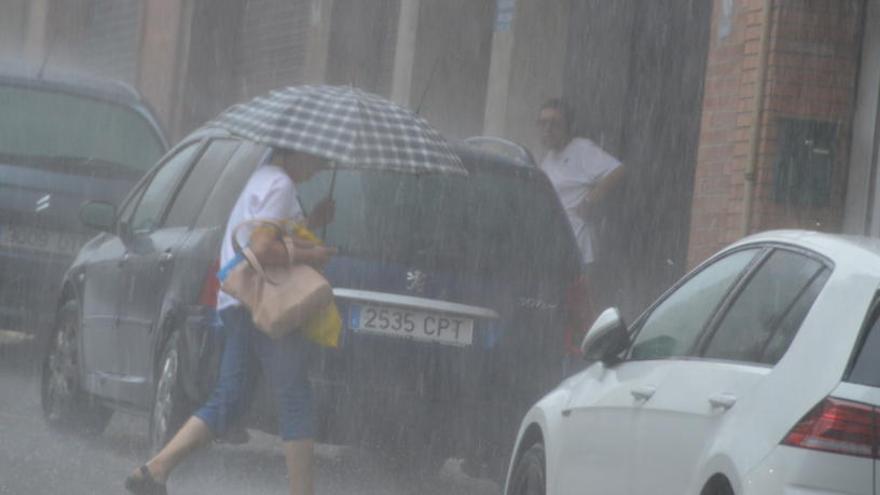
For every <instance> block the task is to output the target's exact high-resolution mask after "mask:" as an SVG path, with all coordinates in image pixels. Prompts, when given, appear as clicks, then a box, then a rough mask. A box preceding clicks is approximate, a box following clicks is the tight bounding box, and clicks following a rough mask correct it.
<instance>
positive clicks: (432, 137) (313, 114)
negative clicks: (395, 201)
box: [212, 86, 467, 175]
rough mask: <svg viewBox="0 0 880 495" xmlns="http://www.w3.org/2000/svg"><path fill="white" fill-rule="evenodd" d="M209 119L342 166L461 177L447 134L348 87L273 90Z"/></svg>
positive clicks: (233, 130) (236, 131) (241, 133)
mask: <svg viewBox="0 0 880 495" xmlns="http://www.w3.org/2000/svg"><path fill="white" fill-rule="evenodd" d="M212 124H213V125H216V126H218V127H222V128H224V129H226V130H228V131H229V132H231V133H233V134H236V135H239V136H241V137H244V138H246V139H250V140H252V141H256V142H259V143H264V144H267V145H269V146H273V147H277V148H283V149H289V150H294V151H301V152H304V153H310V154H313V155H316V156H320V157H323V158H326V159H327V160H331V161H333V162H335V163H336V165H337V166H340V167H345V168H361V169H370V170H380V171H381V170H386V171H394V172H404V173H414V174H419V173H441V174H443V173H446V174H462V175H467V171H466V170H465V168H464V167H463V166H462V164H461V160H460V159H459V158H458V156H457V155H456V154H455V153H454V152H453V151H452V150H451V149H450V147H449V143H447V141H446V139H445V138H443V136H442V135H441V134H440V133H439V132H438V131H437V130H435V129H434V128H432V127H431V126H430V125H428V123H427V122H426V121H425V120H424V119H423V118H421V117H419V116H418V115H416V114H414V113H413V112H411V111H410V110H407V109H405V108H403V107H401V106H399V105H396V104H394V103H392V102H390V101H388V100H386V99H384V98H382V97H380V96H377V95H374V94H370V93H367V92H364V91H361V90H359V89H357V88H353V87H348V86H292V87H287V88H283V89H278V90H275V91H272V92H271V93H269V94H268V95H266V96H260V97H257V98H254V99H253V100H251V101H249V102H247V103H242V104H239V105H234V106H232V107H230V108H229V109H228V110H226V111H225V112H223V113H222V114H220V116H219V117H217V119H216V120H215V121H214V122H212Z"/></svg>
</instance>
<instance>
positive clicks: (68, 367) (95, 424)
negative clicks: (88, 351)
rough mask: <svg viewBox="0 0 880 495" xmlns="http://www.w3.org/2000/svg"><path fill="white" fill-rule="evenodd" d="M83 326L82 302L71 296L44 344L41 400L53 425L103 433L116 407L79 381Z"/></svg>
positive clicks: (62, 307)
mask: <svg viewBox="0 0 880 495" xmlns="http://www.w3.org/2000/svg"><path fill="white" fill-rule="evenodd" d="M80 329H81V327H80V318H79V305H78V304H77V302H76V300H75V299H70V300H68V301H66V302H65V303H64V304H63V305H61V308H60V309H59V310H58V315H57V318H56V321H55V326H54V328H52V330H51V331H50V332H48V335H47V339H46V342H45V345H44V349H45V353H44V357H43V364H42V373H41V377H40V403H41V406H42V409H43V418H44V419H45V420H46V423H48V425H49V426H50V427H52V428H55V429H58V430H62V431H70V432H76V433H85V434H89V435H100V434H101V433H102V432H103V431H104V430H105V429H106V428H107V424H108V423H109V422H110V418H111V416H113V410H112V409H110V408H108V407H106V406H104V405H103V404H100V403H99V402H98V401H97V400H96V399H95V398H94V397H92V396H90V395H89V394H87V393H86V392H85V390H83V387H82V383H80V368H79V366H80V361H79V357H80V352H79V351H80V350H79V348H78V346H77V342H78V341H79V338H80Z"/></svg>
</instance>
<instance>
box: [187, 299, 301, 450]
mask: <svg viewBox="0 0 880 495" xmlns="http://www.w3.org/2000/svg"><path fill="white" fill-rule="evenodd" d="M220 320H221V328H220V330H222V331H223V332H224V333H225V336H226V339H225V340H226V344H225V346H224V348H223V356H222V358H221V361H220V373H219V376H218V379H217V384H216V385H215V386H214V391H213V392H212V393H211V397H210V398H209V399H208V401H207V402H206V403H205V404H204V405H203V406H202V407H201V408H199V410H198V411H196V412H195V414H194V415H195V416H196V417H198V418H200V419H201V420H202V421H204V422H205V423H206V424H207V425H208V428H210V429H211V432H212V433H213V434H214V436H215V437H218V436H222V435H223V434H224V433H225V432H226V430H227V428H229V426H230V425H233V424H235V422H236V421H238V420H239V419H241V416H242V415H243V414H244V413H245V412H246V411H247V408H248V403H249V401H250V399H251V394H250V390H251V389H252V388H253V386H252V384H253V377H254V371H256V370H254V369H253V363H254V361H255V360H254V358H256V360H258V361H259V362H260V365H261V366H262V371H263V377H264V379H266V380H267V383H266V384H267V385H268V386H269V387H270V390H271V391H272V394H273V396H274V398H275V403H276V406H277V408H278V430H279V432H278V433H279V435H280V436H281V439H282V440H284V441H289V440H304V439H311V438H314V436H315V413H314V407H313V404H312V388H311V383H310V382H309V376H308V370H309V365H308V362H309V356H310V355H311V354H312V353H313V352H314V350H315V344H313V343H311V342H310V341H308V340H306V339H305V338H303V337H302V335H301V333H300V332H298V331H292V332H290V333H288V334H287V335H285V336H284V337H281V338H279V339H271V338H269V336H267V335H266V334H264V333H263V332H261V331H259V330H258V329H257V328H256V327H255V326H254V323H253V319H252V318H251V314H250V312H249V311H248V310H247V309H246V308H244V307H243V306H231V307H228V308H224V309H222V310H221V311H220Z"/></svg>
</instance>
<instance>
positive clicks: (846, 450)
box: [782, 397, 880, 458]
mask: <svg viewBox="0 0 880 495" xmlns="http://www.w3.org/2000/svg"><path fill="white" fill-rule="evenodd" d="M878 411H880V410H878V409H877V408H875V407H871V406H869V405H866V404H860V403H858V402H850V401H846V400H841V399H834V398H830V397H829V398H827V399H825V400H823V401H822V402H820V403H819V404H818V405H817V406H816V407H814V408H813V409H812V410H811V411H810V412H808V413H807V415H806V416H804V417H803V419H801V420H800V421H799V422H798V424H796V425H795V426H794V428H792V429H791V431H790V432H789V433H788V435H787V436H786V437H785V439H784V440H783V441H782V444H783V445H789V446H792V447H800V448H803V449H809V450H820V451H823V452H832V453H835V454H845V455H853V456H858V457H873V458H877V424H878Z"/></svg>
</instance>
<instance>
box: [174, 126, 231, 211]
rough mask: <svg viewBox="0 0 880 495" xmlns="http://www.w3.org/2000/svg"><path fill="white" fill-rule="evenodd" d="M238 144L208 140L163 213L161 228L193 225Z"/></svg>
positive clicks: (225, 140) (221, 140)
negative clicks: (206, 146)
mask: <svg viewBox="0 0 880 495" xmlns="http://www.w3.org/2000/svg"><path fill="white" fill-rule="evenodd" d="M239 143H240V142H239V141H234V140H231V139H216V140H213V141H211V143H210V144H209V145H208V148H207V149H206V150H205V152H204V153H202V156H201V157H200V158H199V160H198V161H197V162H196V164H195V166H194V167H193V168H192V172H190V173H189V175H188V176H187V177H186V180H185V181H184V183H183V186H182V187H181V188H180V192H178V193H177V196H176V197H175V198H174V203H172V205H171V208H170V209H169V210H168V215H166V216H165V222H164V223H163V227H189V226H190V225H192V223H193V221H195V219H196V217H197V216H198V214H199V213H200V212H201V211H202V206H203V205H204V203H205V199H206V198H207V197H208V194H209V193H210V192H211V190H212V189H213V188H214V184H215V183H216V182H217V179H218V178H219V177H220V175H221V174H222V173H223V169H224V168H226V164H227V163H229V159H230V157H232V154H233V153H234V152H235V150H236V149H238V146H239Z"/></svg>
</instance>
